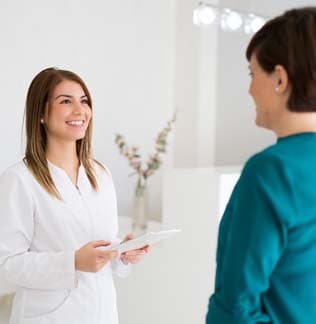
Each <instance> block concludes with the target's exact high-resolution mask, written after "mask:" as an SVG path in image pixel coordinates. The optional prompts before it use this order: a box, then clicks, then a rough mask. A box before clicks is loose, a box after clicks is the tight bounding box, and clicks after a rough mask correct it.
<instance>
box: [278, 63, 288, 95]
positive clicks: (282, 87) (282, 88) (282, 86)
mask: <svg viewBox="0 0 316 324" xmlns="http://www.w3.org/2000/svg"><path fill="white" fill-rule="evenodd" d="M274 76H275V91H276V92H277V93H278V94H284V93H286V92H287V90H288V89H289V87H290V84H289V77H288V73H287V71H286V70H285V68H284V67H283V66H282V65H276V66H275V68H274Z"/></svg>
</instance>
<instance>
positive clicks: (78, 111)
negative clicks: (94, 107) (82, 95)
mask: <svg viewBox="0 0 316 324" xmlns="http://www.w3.org/2000/svg"><path fill="white" fill-rule="evenodd" d="M83 111H84V108H83V107H82V105H81V103H80V102H75V103H74V110H73V113H74V114H75V115H81V114H82V113H83Z"/></svg>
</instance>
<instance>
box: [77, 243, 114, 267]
mask: <svg viewBox="0 0 316 324" xmlns="http://www.w3.org/2000/svg"><path fill="white" fill-rule="evenodd" d="M107 245H110V242H107V241H92V242H89V243H88V244H86V245H84V246H82V247H81V248H80V249H79V250H77V251H76V252H75V268H76V270H78V271H84V272H98V271H99V270H100V269H102V268H103V267H104V266H105V265H106V264H107V263H108V262H109V261H111V260H112V259H114V258H116V257H117V256H118V252H117V251H114V250H109V251H102V250H99V249H97V247H100V246H107Z"/></svg>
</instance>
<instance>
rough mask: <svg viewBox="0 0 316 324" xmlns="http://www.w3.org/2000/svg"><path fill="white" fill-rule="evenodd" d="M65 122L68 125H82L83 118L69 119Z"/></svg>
mask: <svg viewBox="0 0 316 324" xmlns="http://www.w3.org/2000/svg"><path fill="white" fill-rule="evenodd" d="M66 123H67V124H69V125H74V126H80V125H83V120H71V121H68V122H66Z"/></svg>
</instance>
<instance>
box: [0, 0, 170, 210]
mask: <svg viewBox="0 0 316 324" xmlns="http://www.w3.org/2000/svg"><path fill="white" fill-rule="evenodd" d="M174 26H175V1H174V0H160V1H155V0H124V1H122V0H120V1H119V0H116V1H110V0H102V1H101V0H98V1H93V2H89V1H83V0H76V1H75V0H55V1H43V0H29V1H16V0H10V1H5V0H3V1H1V2H0V39H1V61H0V68H1V73H0V88H1V90H2V91H1V98H2V103H1V106H0V113H1V120H2V126H1V127H0V146H1V148H2V153H1V158H0V172H2V171H3V170H4V169H5V168H6V167H7V166H8V165H10V164H12V163H14V162H15V161H16V160H17V159H20V158H21V156H22V154H23V150H22V148H21V145H20V144H21V140H20V135H21V125H22V115H23V109H24V101H25V94H26V91H27V87H28V85H29V83H30V81H31V79H32V78H33V77H34V75H35V74H36V73H37V72H39V71H40V70H41V69H43V68H45V67H48V66H58V67H61V68H66V69H70V70H73V71H75V72H77V73H78V74H79V75H80V76H82V78H83V79H84V80H85V81H86V83H87V84H88V87H89V88H90V91H91V93H92V97H93V99H94V151H95V156H96V157H97V158H98V159H100V160H101V161H103V162H105V163H107V164H108V165H109V166H110V169H111V170H112V173H113V177H114V180H115V183H116V186H117V192H118V202H119V211H120V214H127V213H128V205H129V202H130V198H131V196H132V191H133V184H132V183H133V182H134V179H130V178H128V177H127V175H128V174H129V173H130V172H131V171H132V170H131V169H130V168H129V167H128V166H127V163H126V161H125V160H124V159H123V157H121V156H119V154H118V150H117V148H116V147H115V145H114V136H115V133H117V132H121V133H122V134H124V135H126V138H127V140H128V142H129V143H131V144H137V145H140V146H141V149H142V152H143V155H144V156H145V157H146V156H147V154H148V153H150V151H152V149H153V148H154V139H155V137H156V134H157V133H158V131H159V130H160V129H161V128H162V127H163V126H164V124H165V122H166V120H167V119H168V118H170V117H171V115H172V111H173V109H174V105H173V85H174V68H173V67H174ZM168 158H169V159H170V158H171V157H168ZM168 158H167V161H166V162H167V163H166V164H168V163H170V162H168V161H169V160H168ZM166 164H165V165H166ZM150 184H151V187H152V192H151V196H152V201H151V214H153V216H159V214H160V196H161V194H160V192H161V190H160V186H161V173H160V174H156V175H154V176H153V177H152V178H151V179H150Z"/></svg>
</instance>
